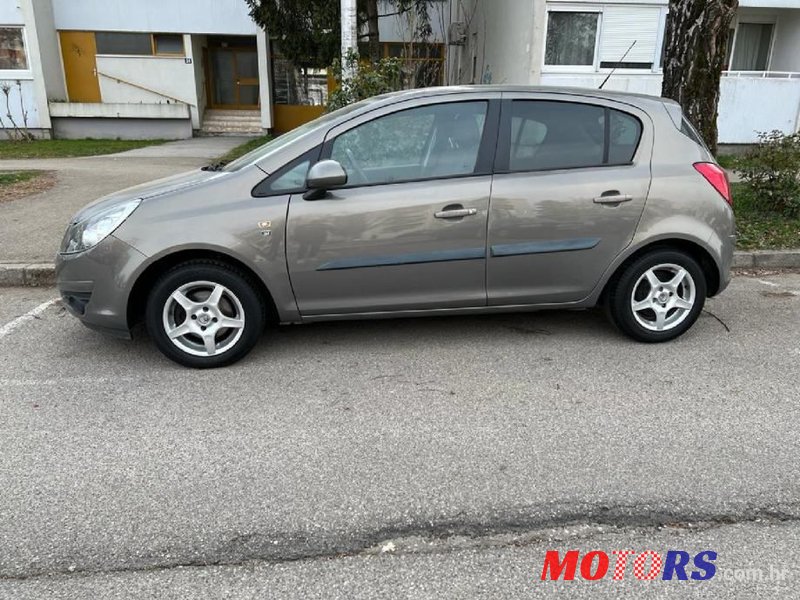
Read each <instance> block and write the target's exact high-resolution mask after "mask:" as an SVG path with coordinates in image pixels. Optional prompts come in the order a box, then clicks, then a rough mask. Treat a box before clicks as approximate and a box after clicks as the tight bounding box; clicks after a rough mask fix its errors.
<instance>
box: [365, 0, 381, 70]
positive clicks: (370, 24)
mask: <svg viewBox="0 0 800 600" xmlns="http://www.w3.org/2000/svg"><path fill="white" fill-rule="evenodd" d="M367 33H368V34H369V59H370V61H371V62H373V63H376V62H378V61H379V60H380V59H381V40H380V33H379V31H378V0H367Z"/></svg>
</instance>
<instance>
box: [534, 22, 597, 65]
mask: <svg viewBox="0 0 800 600" xmlns="http://www.w3.org/2000/svg"><path fill="white" fill-rule="evenodd" d="M598 19H599V13H596V12H561V11H551V12H550V13H548V19H547V41H546V46H545V52H544V64H546V65H571V66H581V65H587V66H591V65H593V64H594V53H595V46H596V45H597V44H596V43H597V24H598Z"/></svg>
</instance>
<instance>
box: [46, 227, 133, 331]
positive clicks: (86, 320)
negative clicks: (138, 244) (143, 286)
mask: <svg viewBox="0 0 800 600" xmlns="http://www.w3.org/2000/svg"><path fill="white" fill-rule="evenodd" d="M145 260H146V256H145V255H144V254H142V253H141V252H139V251H138V250H136V249H135V248H133V247H132V246H129V245H128V244H126V243H125V242H123V241H121V240H119V239H117V238H115V237H114V236H113V235H111V236H108V237H107V238H106V239H104V240H103V241H102V242H100V243H99V244H98V245H97V246H95V247H94V248H92V249H90V250H87V251H86V252H81V253H79V254H58V255H57V256H56V281H57V283H56V285H57V286H58V291H59V292H60V294H61V299H62V301H63V303H64V307H65V308H66V309H67V310H68V311H69V312H70V313H71V314H72V315H74V316H75V317H77V318H78V319H79V320H80V321H81V322H82V323H83V324H84V325H86V326H87V327H89V328H91V329H95V330H98V331H102V332H104V333H107V334H110V335H113V336H115V337H122V338H130V337H131V334H130V328H129V325H128V297H129V295H130V291H131V288H132V287H133V282H134V275H135V273H137V271H138V270H139V268H140V267H141V265H142V264H143V263H144V261H145Z"/></svg>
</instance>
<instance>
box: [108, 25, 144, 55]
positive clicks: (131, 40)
mask: <svg viewBox="0 0 800 600" xmlns="http://www.w3.org/2000/svg"><path fill="white" fill-rule="evenodd" d="M94 39H95V42H96V44H97V53H98V54H127V55H133V56H149V55H150V54H152V53H153V46H152V43H151V42H150V34H149V33H117V32H114V33H111V32H106V31H98V32H97V33H95V34H94Z"/></svg>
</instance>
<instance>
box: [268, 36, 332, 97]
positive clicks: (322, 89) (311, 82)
mask: <svg viewBox="0 0 800 600" xmlns="http://www.w3.org/2000/svg"><path fill="white" fill-rule="evenodd" d="M271 49H272V50H271V57H272V60H271V61H270V62H271V63H272V101H273V102H274V103H275V104H292V105H303V106H324V105H325V104H327V103H328V71H327V70H326V69H311V68H306V67H302V68H301V67H297V66H296V65H295V64H294V63H292V61H290V60H289V59H288V58H286V57H284V56H283V54H281V52H280V49H279V48H278V46H277V45H276V44H275V42H272V44H271Z"/></svg>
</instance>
